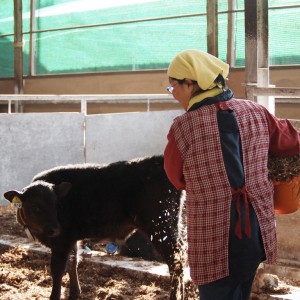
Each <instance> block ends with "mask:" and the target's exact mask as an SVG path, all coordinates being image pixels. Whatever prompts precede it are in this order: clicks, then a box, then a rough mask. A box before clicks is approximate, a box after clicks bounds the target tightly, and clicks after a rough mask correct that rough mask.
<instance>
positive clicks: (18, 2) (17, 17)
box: [14, 0, 23, 94]
mask: <svg viewBox="0 0 300 300" xmlns="http://www.w3.org/2000/svg"><path fill="white" fill-rule="evenodd" d="M14 75H15V84H14V92H15V94H23V31H22V0H14Z"/></svg>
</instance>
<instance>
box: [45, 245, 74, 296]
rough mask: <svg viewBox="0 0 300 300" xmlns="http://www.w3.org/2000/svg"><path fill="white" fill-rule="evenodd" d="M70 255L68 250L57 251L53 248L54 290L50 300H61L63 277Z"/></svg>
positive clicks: (51, 265) (52, 270)
mask: <svg viewBox="0 0 300 300" xmlns="http://www.w3.org/2000/svg"><path fill="white" fill-rule="evenodd" d="M68 257H69V252H68V251H56V250H55V249H52V253H51V263H50V267H51V276H52V291H51V295H50V300H60V295H61V285H62V278H63V276H64V274H65V270H66V265H67V260H68Z"/></svg>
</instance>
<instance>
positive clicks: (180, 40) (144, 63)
mask: <svg viewBox="0 0 300 300" xmlns="http://www.w3.org/2000/svg"><path fill="white" fill-rule="evenodd" d="M298 1H299V0H269V6H270V7H274V6H275V7H276V6H280V5H288V4H298V3H297V2H298ZM227 5H228V1H225V0H222V1H221V0H220V1H219V11H226V10H227V9H228V8H227ZM237 8H238V9H243V8H244V1H243V0H238V1H237ZM205 12H206V1H205V0H202V1H200V0H197V1H192V0H186V1H182V0H152V1H151V0H128V1H121V0H110V1H109V2H107V1H100V0H37V1H36V27H35V29H36V30H49V29H56V28H65V29H64V30H57V31H56V30H54V31H48V32H39V33H35V34H34V42H35V65H36V74H55V73H76V72H96V71H121V70H145V69H161V68H166V67H167V66H168V64H169V62H170V60H171V59H172V57H173V56H174V55H175V54H177V53H178V52H179V51H182V50H184V49H188V48H196V49H200V50H206V15H205V14H203V13H205ZM299 13H300V8H291V9H284V8H280V9H270V10H269V24H270V25H269V31H270V32H269V35H270V38H269V52H270V64H273V65H282V64H299V63H300V54H299V48H300V36H299V32H300V28H299V27H300V19H299ZM190 14H199V16H186V15H190ZM178 15H181V17H177V18H169V19H163V18H165V17H172V16H178ZM227 17H228V16H227V14H226V13H222V14H219V16H218V20H219V57H220V58H221V59H222V60H224V61H225V60H226V51H227ZM153 18H156V20H149V19H153ZM132 21H134V22H132ZM91 24H98V25H99V26H94V27H84V28H76V29H69V28H68V27H72V26H76V27H80V26H87V25H91ZM235 26H236V29H235V35H236V65H237V66H243V65H244V63H245V33H244V13H243V12H238V13H236V15H235ZM29 28H30V0H23V31H24V32H25V34H24V41H25V46H24V74H25V75H27V74H28V62H29V34H28V31H29ZM26 32H27V33H26ZM9 34H11V35H9ZM11 76H13V1H11V0H0V77H11Z"/></svg>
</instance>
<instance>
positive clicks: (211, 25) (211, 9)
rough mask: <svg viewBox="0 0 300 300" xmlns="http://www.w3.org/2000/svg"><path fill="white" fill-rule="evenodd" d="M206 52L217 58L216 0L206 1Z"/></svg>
mask: <svg viewBox="0 0 300 300" xmlns="http://www.w3.org/2000/svg"><path fill="white" fill-rule="evenodd" d="M206 11H207V52H208V53H210V54H212V55H214V56H216V57H218V0H207V2H206Z"/></svg>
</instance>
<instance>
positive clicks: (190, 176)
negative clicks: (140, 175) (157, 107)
mask: <svg viewBox="0 0 300 300" xmlns="http://www.w3.org/2000/svg"><path fill="white" fill-rule="evenodd" d="M226 104H227V106H228V107H229V108H230V109H232V110H234V111H235V113H236V116H237V121H238V125H239V131H240V136H241V142H242V149H243V165H244V172H245V188H246V193H247V198H248V200H249V201H251V203H252V205H253V208H254V210H255V212H256V215H257V218H258V221H259V224H260V229H261V233H262V238H263V243H264V248H265V252H266V256H267V262H268V263H274V262H275V260H276V254H277V242H276V232H275V216H274V208H273V185H272V183H271V182H270V181H269V180H268V168H267V162H268V153H269V150H271V151H272V150H273V152H274V153H275V154H282V153H284V151H286V152H287V155H290V156H291V155H294V154H296V153H299V152H300V135H299V133H298V132H297V131H296V130H295V129H294V128H293V127H292V126H291V125H290V123H289V122H288V121H282V122H281V121H280V120H279V119H277V118H275V117H273V116H272V115H270V114H269V113H268V112H267V110H266V109H265V108H264V107H262V106H260V105H257V104H255V103H254V102H252V101H247V100H242V101H241V100H236V99H232V100H230V101H226ZM216 116H217V109H216V107H215V105H205V106H202V107H200V108H198V109H196V110H194V111H191V112H187V113H185V114H183V115H182V116H179V117H177V118H176V119H175V120H174V123H173V125H172V127H171V129H170V132H169V134H168V145H167V147H166V149H165V169H166V172H167V175H168V177H169V179H170V181H171V182H172V183H173V184H174V185H175V187H177V188H178V189H186V192H187V198H186V206H187V228H188V257H189V265H190V271H191V278H192V279H193V281H194V282H195V283H196V284H198V285H203V284H206V283H209V282H212V281H215V280H218V279H220V278H223V277H226V276H228V275H229V268H228V241H229V226H230V206H231V201H232V191H231V187H230V184H229V181H228V178H227V174H226V170H225V166H224V161H223V156H222V149H221V143H220V137H219V129H218V123H217V117H216Z"/></svg>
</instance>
